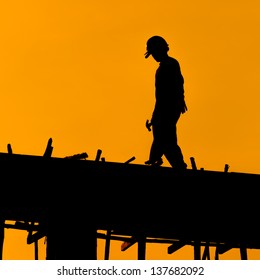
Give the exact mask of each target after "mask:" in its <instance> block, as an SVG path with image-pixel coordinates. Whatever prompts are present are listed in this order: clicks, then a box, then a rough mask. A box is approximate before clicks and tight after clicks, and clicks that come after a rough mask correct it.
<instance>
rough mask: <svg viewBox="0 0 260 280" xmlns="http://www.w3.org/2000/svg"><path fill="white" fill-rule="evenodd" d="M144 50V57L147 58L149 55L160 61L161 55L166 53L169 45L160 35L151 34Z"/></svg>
mask: <svg viewBox="0 0 260 280" xmlns="http://www.w3.org/2000/svg"><path fill="white" fill-rule="evenodd" d="M146 50H147V52H146V53H145V58H148V57H149V56H150V55H152V56H153V58H154V59H155V60H157V61H160V58H161V57H164V56H166V55H167V52H168V51H169V46H168V44H167V42H166V41H165V39H164V38H163V37H161V36H157V35H156V36H153V37H151V38H149V39H148V41H147V43H146Z"/></svg>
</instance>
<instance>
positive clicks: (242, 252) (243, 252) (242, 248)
mask: <svg viewBox="0 0 260 280" xmlns="http://www.w3.org/2000/svg"><path fill="white" fill-rule="evenodd" d="M240 256H241V260H247V249H246V247H245V246H243V245H241V246H240Z"/></svg>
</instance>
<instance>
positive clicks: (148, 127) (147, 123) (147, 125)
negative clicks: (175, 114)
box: [145, 120, 152, 131]
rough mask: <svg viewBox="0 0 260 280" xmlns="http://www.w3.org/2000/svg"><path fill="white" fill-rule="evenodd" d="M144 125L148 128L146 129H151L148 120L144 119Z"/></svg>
mask: <svg viewBox="0 0 260 280" xmlns="http://www.w3.org/2000/svg"><path fill="white" fill-rule="evenodd" d="M145 126H146V128H147V129H148V131H151V126H152V123H151V122H149V120H146V123H145Z"/></svg>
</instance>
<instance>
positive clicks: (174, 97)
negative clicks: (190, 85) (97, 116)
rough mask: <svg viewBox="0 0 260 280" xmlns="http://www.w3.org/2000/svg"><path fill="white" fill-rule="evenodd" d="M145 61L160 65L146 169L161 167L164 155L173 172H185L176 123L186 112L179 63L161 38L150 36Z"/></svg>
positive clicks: (147, 123) (149, 128) (156, 82)
mask: <svg viewBox="0 0 260 280" xmlns="http://www.w3.org/2000/svg"><path fill="white" fill-rule="evenodd" d="M146 47H147V52H146V53H145V58H148V57H149V56H150V55H152V57H153V58H154V59H155V61H157V62H159V67H158V68H157V70H156V74H155V106H154V111H153V114H152V118H151V121H148V120H147V121H146V127H147V129H148V130H149V131H150V130H151V127H152V132H153V142H152V145H151V149H150V156H149V160H148V161H146V162H145V164H148V165H161V164H162V163H163V160H162V156H163V155H164V156H165V157H166V159H167V160H168V162H169V163H170V165H171V166H172V167H174V168H176V169H186V168H187V164H186V163H185V162H184V159H183V154H182V151H181V148H180V147H179V146H178V142H177V122H178V120H179V118H180V115H181V114H183V113H185V112H186V111H187V106H186V104H185V98H184V78H183V76H182V73H181V69H180V65H179V62H178V61H177V60H176V59H175V58H173V57H170V56H169V55H168V51H169V46H168V43H167V42H166V41H165V39H164V38H162V37H161V36H153V37H151V38H150V39H149V40H148V41H147V45H146Z"/></svg>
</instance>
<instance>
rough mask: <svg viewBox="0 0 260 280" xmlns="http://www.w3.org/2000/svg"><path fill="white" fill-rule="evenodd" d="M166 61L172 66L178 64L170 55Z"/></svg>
mask: <svg viewBox="0 0 260 280" xmlns="http://www.w3.org/2000/svg"><path fill="white" fill-rule="evenodd" d="M167 63H169V64H170V65H173V66H180V64H179V61H178V60H177V59H176V58H174V57H172V56H169V57H168V59H167Z"/></svg>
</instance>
